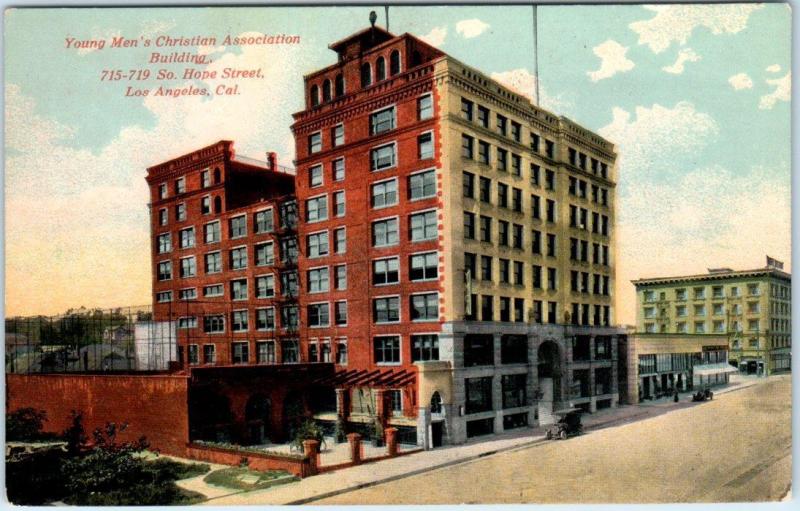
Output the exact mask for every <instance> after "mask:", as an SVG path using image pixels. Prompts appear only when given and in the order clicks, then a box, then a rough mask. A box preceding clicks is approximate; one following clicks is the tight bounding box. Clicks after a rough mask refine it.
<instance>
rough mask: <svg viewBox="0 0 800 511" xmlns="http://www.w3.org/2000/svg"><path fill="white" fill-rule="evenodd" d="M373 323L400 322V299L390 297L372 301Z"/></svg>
mask: <svg viewBox="0 0 800 511" xmlns="http://www.w3.org/2000/svg"><path fill="white" fill-rule="evenodd" d="M372 321H373V322H374V323H397V322H398V321H400V298H399V297H397V296H390V297H385V298H375V299H374V300H372Z"/></svg>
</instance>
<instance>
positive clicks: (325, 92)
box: [322, 80, 331, 103]
mask: <svg viewBox="0 0 800 511" xmlns="http://www.w3.org/2000/svg"><path fill="white" fill-rule="evenodd" d="M330 100H331V81H330V80H325V81H324V82H322V101H323V102H324V103H327V102H328V101H330Z"/></svg>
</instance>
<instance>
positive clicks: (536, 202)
mask: <svg viewBox="0 0 800 511" xmlns="http://www.w3.org/2000/svg"><path fill="white" fill-rule="evenodd" d="M531 217H533V219H534V220H540V219H541V218H542V208H541V199H540V198H539V196H538V195H531Z"/></svg>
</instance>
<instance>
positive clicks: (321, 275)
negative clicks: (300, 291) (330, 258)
mask: <svg viewBox="0 0 800 511" xmlns="http://www.w3.org/2000/svg"><path fill="white" fill-rule="evenodd" d="M307 276H308V278H307V280H308V292H309V293H323V292H327V291H328V290H329V289H330V285H329V282H328V268H316V269H314V270H308V273H307Z"/></svg>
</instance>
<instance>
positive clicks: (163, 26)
mask: <svg viewBox="0 0 800 511" xmlns="http://www.w3.org/2000/svg"><path fill="white" fill-rule="evenodd" d="M177 25H178V24H177V23H175V21H164V20H151V21H145V22H144V23H142V25H141V27H142V31H141V32H140V33H139V35H140V36H141V37H144V38H145V39H150V38H152V37H155V36H156V35H157V34H160V33H162V32H167V31H168V30H170V29H173V28H175V27H176V26H177Z"/></svg>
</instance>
